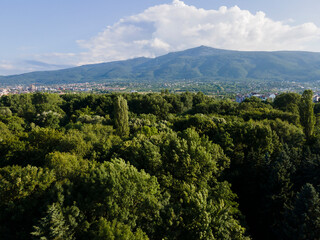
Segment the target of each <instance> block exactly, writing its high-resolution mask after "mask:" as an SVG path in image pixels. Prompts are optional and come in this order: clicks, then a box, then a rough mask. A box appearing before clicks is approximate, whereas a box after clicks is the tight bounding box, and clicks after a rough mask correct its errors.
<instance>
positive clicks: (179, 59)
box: [0, 46, 320, 84]
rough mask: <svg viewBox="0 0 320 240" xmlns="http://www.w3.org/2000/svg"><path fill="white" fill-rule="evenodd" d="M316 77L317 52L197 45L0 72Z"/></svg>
mask: <svg viewBox="0 0 320 240" xmlns="http://www.w3.org/2000/svg"><path fill="white" fill-rule="evenodd" d="M197 79H199V80H202V81H212V80H220V81H223V80H239V81H242V80H248V79H256V80H263V81H270V80H276V81H283V80H284V81H295V82H299V81H301V82H307V81H317V80H320V53H314V52H302V51H277V52H254V51H252V52H249V51H231V50H221V49H215V48H210V47H205V46H201V47H197V48H192V49H188V50H185V51H180V52H173V53H169V54H166V55H163V56H160V57H156V58H135V59H130V60H125V61H116V62H108V63H100V64H91V65H84V66H80V67H74V68H68V69H63V70H56V71H42V72H32V73H25V74H20V75H11V76H2V77H0V82H1V83H3V84H31V83H38V84H60V83H80V82H91V81H92V82H108V81H113V82H114V81H121V80H122V81H123V80H125V81H175V80H197Z"/></svg>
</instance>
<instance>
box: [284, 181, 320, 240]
mask: <svg viewBox="0 0 320 240" xmlns="http://www.w3.org/2000/svg"><path fill="white" fill-rule="evenodd" d="M284 228H285V236H286V239H292V240H296V239H297V240H298V239H299V240H307V239H315V240H317V239H320V198H319V193H318V192H317V190H316V189H315V188H314V187H313V185H312V184H309V183H307V184H305V185H304V186H303V187H302V188H301V191H300V192H298V193H297V196H296V197H295V201H294V203H293V206H292V209H290V210H288V211H287V213H286V224H285V225H284Z"/></svg>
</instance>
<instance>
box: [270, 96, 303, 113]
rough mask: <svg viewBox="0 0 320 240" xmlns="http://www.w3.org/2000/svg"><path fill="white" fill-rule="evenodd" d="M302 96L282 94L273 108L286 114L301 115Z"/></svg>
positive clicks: (277, 97) (275, 101) (276, 99)
mask: <svg viewBox="0 0 320 240" xmlns="http://www.w3.org/2000/svg"><path fill="white" fill-rule="evenodd" d="M300 101H301V95H300V94H298V93H281V94H279V95H278V96H276V98H275V99H274V102H273V106H274V107H275V108H277V109H280V110H282V111H286V112H292V113H294V114H299V104H300Z"/></svg>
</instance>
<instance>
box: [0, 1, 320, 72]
mask: <svg viewBox="0 0 320 240" xmlns="http://www.w3.org/2000/svg"><path fill="white" fill-rule="evenodd" d="M319 11H320V1H319V0H304V1H301V0H277V1H275V0H268V1H265V0H184V1H182V0H168V1H167V0H139V1H132V0H67V1H66V0H54V1H49V0H28V1H26V0H1V1H0V75H11V74H20V73H24V72H31V71H43V70H55V69H61V68H67V67H72V66H80V65H84V64H93V63H101V62H109V61H116V60H125V59H130V58H135V57H141V56H144V57H156V56H160V55H164V54H166V53H169V52H173V51H182V50H185V49H188V48H193V47H197V46H201V45H205V46H209V47H214V48H222V49H231V50H244V51H278V50H298V51H313V52H320V44H319V43H320V14H319Z"/></svg>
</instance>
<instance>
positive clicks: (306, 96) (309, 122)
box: [299, 89, 315, 139]
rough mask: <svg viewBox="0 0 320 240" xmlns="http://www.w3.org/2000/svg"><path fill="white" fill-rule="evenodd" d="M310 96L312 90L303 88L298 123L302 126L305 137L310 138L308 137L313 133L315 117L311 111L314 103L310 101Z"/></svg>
mask: <svg viewBox="0 0 320 240" xmlns="http://www.w3.org/2000/svg"><path fill="white" fill-rule="evenodd" d="M312 96H313V92H312V90H310V89H309V90H305V91H304V92H303V94H302V97H301V102H300V106H299V111H300V123H301V125H302V126H303V129H304V133H305V135H306V138H307V139H310V137H311V136H312V135H313V130H314V125H315V117H314V112H313V105H314V103H313V102H312Z"/></svg>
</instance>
